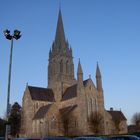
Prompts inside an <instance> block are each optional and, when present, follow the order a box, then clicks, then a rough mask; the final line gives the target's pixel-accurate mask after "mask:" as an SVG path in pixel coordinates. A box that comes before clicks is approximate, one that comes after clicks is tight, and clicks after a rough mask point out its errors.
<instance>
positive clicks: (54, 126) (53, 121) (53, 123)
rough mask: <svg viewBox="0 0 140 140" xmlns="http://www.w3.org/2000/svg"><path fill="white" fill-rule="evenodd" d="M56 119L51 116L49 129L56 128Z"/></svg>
mask: <svg viewBox="0 0 140 140" xmlns="http://www.w3.org/2000/svg"><path fill="white" fill-rule="evenodd" d="M56 123H57V121H56V119H55V117H54V116H53V117H52V119H51V129H56Z"/></svg>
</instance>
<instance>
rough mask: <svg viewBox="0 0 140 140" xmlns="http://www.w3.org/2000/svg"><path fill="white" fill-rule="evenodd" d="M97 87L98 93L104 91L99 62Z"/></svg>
mask: <svg viewBox="0 0 140 140" xmlns="http://www.w3.org/2000/svg"><path fill="white" fill-rule="evenodd" d="M96 86H97V90H98V91H102V90H103V89H102V77H101V72H100V68H99V65H98V62H97V68H96Z"/></svg>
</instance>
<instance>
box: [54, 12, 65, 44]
mask: <svg viewBox="0 0 140 140" xmlns="http://www.w3.org/2000/svg"><path fill="white" fill-rule="evenodd" d="M55 43H56V44H58V45H59V46H61V47H62V45H64V43H65V33H64V28H63V21H62V14H61V10H60V9H59V14H58V21H57V28H56V35H55Z"/></svg>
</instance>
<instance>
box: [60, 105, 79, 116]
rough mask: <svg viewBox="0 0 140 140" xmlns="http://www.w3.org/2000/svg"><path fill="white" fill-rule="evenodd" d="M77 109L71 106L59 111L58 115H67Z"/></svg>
mask: <svg viewBox="0 0 140 140" xmlns="http://www.w3.org/2000/svg"><path fill="white" fill-rule="evenodd" d="M76 107H77V105H73V106H68V107H65V108H62V109H60V110H59V111H60V113H61V114H62V115H68V114H69V113H70V112H71V111H73V110H74V109H75V108H76Z"/></svg>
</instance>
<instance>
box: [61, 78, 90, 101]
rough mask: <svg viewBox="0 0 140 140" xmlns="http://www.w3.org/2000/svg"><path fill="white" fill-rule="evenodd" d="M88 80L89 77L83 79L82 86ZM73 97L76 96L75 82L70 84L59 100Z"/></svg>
mask: <svg viewBox="0 0 140 140" xmlns="http://www.w3.org/2000/svg"><path fill="white" fill-rule="evenodd" d="M88 80H89V79H87V80H84V81H83V85H84V86H85V85H86V84H87V82H88ZM74 97H77V84H75V85H72V86H70V87H68V88H67V89H66V90H65V92H64V94H63V96H62V100H61V101H65V100H69V99H72V98H74Z"/></svg>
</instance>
